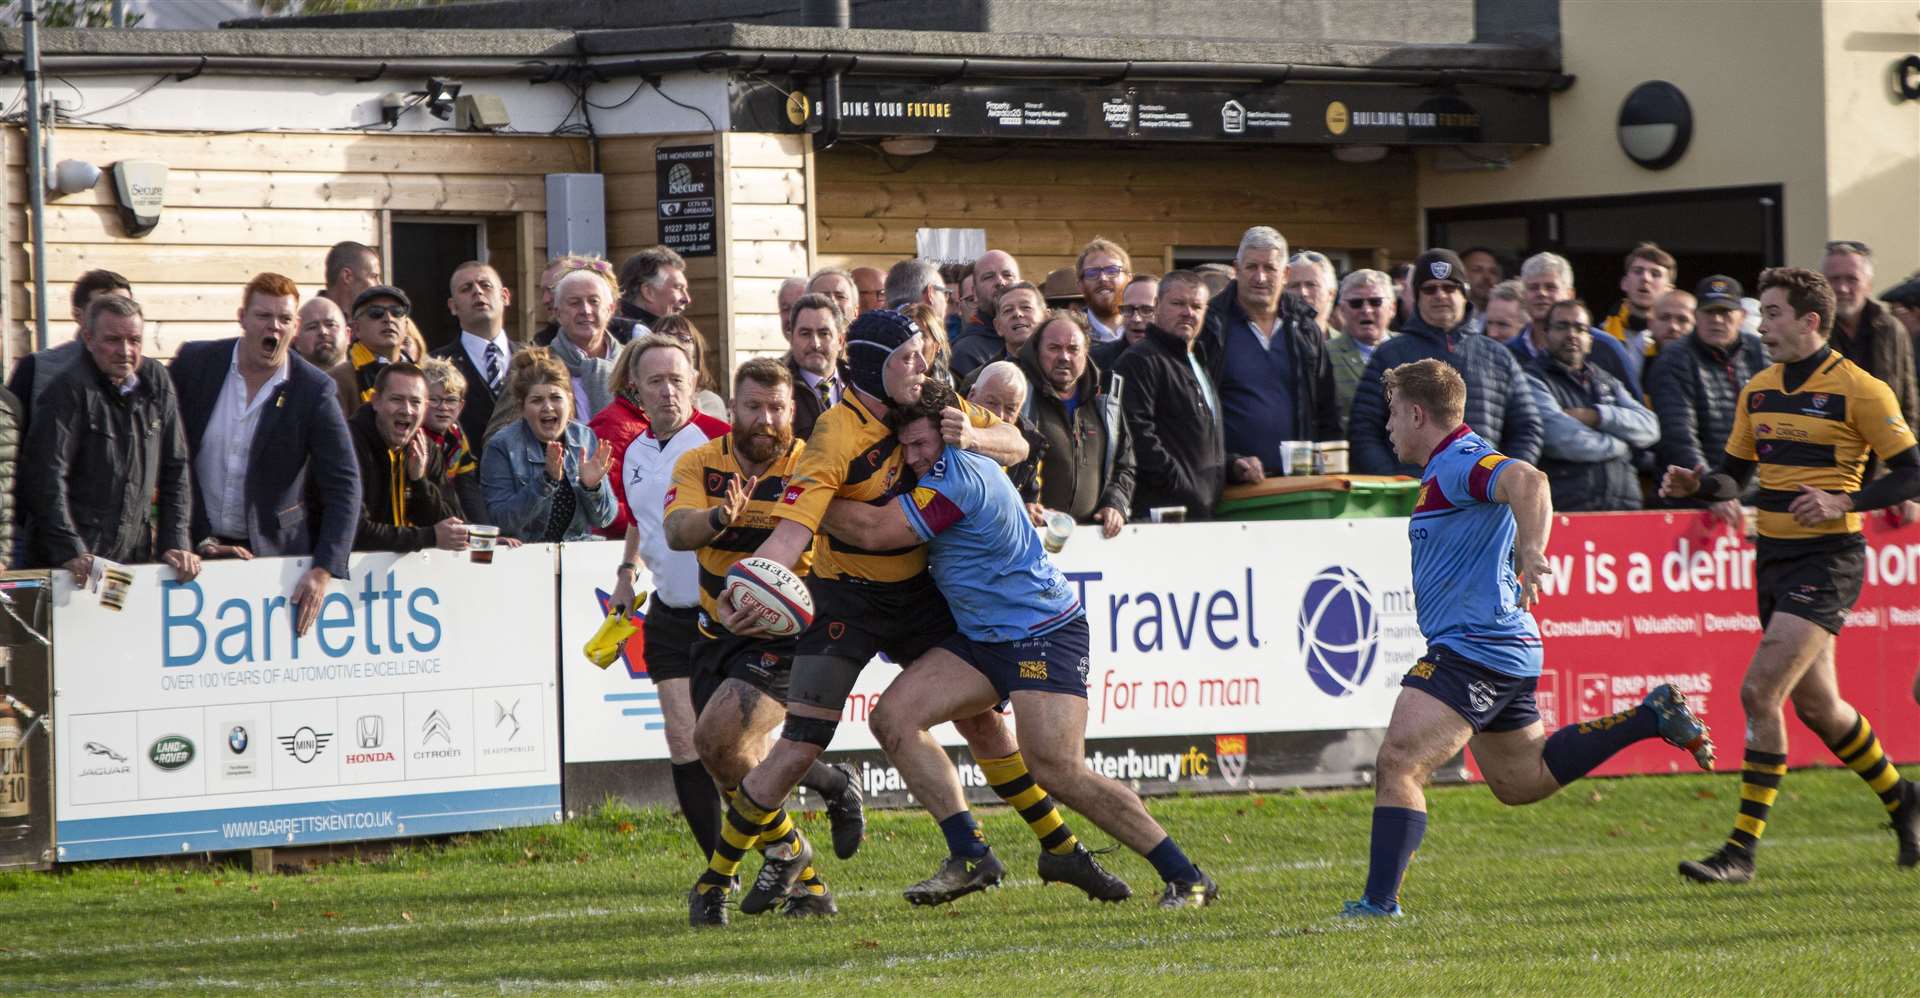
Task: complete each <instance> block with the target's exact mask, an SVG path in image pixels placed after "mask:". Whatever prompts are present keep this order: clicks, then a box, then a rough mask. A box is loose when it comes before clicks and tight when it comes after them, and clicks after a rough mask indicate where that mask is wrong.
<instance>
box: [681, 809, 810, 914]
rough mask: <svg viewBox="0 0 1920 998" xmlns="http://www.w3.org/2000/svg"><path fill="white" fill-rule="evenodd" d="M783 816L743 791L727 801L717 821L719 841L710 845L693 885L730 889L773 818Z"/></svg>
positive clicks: (709, 888) (789, 823)
mask: <svg viewBox="0 0 1920 998" xmlns="http://www.w3.org/2000/svg"><path fill="white" fill-rule="evenodd" d="M785 816H786V810H785V809H784V808H774V809H772V810H768V809H766V808H763V807H761V806H760V805H758V804H756V803H754V802H753V798H751V797H748V796H747V795H746V793H745V792H736V793H734V794H733V795H732V799H731V800H729V801H728V802H727V814H726V818H725V820H723V821H721V822H720V839H719V841H717V842H715V843H714V844H713V856H712V857H711V858H709V859H708V861H707V869H706V872H704V873H702V874H700V881H699V883H698V884H696V885H695V886H697V887H698V888H699V889H700V890H703V891H715V890H719V891H723V890H727V889H728V888H729V887H731V886H732V885H733V878H734V877H735V876H737V875H738V874H739V873H740V860H741V859H742V858H744V857H745V856H746V854H747V850H748V849H751V848H753V847H754V845H756V844H757V843H758V842H759V841H760V836H761V833H763V832H764V831H765V830H766V828H767V826H768V825H769V824H770V823H773V822H774V819H775V818H776V817H782V818H784V817H785ZM787 824H788V826H789V827H791V825H792V824H793V823H792V821H791V820H789V821H788V822H787Z"/></svg>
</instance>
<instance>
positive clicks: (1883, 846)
mask: <svg viewBox="0 0 1920 998" xmlns="http://www.w3.org/2000/svg"><path fill="white" fill-rule="evenodd" d="M1738 795H1739V790H1738V785H1737V783H1736V782H1735V778H1734V777H1732V776H1712V777H1648V778H1635V779H1618V780H1594V781H1587V782H1583V783H1579V784H1576V785H1575V786H1574V787H1573V788H1572V789H1571V790H1570V791H1569V792H1565V793H1563V794H1561V795H1560V796H1559V797H1556V798H1554V799H1552V800H1549V801H1546V802H1544V803H1542V804H1537V805H1533V806H1530V807H1525V808H1505V807H1502V806H1500V805H1499V804H1497V803H1495V801H1494V800H1493V798H1492V796H1491V795H1490V794H1489V793H1488V791H1487V790H1486V789H1485V788H1484V787H1449V788H1442V789H1438V790H1435V791H1433V792H1432V798H1431V799H1432V805H1431V806H1432V811H1433V824H1432V827H1431V830H1430V831H1429V834H1428V836H1427V839H1426V844H1425V847H1424V848H1423V849H1422V851H1421V853H1420V856H1419V857H1418V858H1417V859H1416V860H1415V863H1414V866H1413V870H1412V872H1411V874H1410V875H1409V878H1408V883H1407V887H1406V890H1405V892H1404V894H1403V898H1402V900H1403V901H1404V903H1405V904H1406V906H1407V908H1408V910H1409V911H1410V912H1411V913H1412V914H1411V915H1410V916H1409V917H1408V918H1406V919H1404V920H1401V921H1399V922H1395V923H1390V924H1389V923H1378V922H1369V923H1360V924H1356V923H1351V922H1344V921H1342V920H1339V919H1336V918H1334V917H1332V913H1333V912H1334V911H1336V910H1338V908H1339V905H1340V902H1341V901H1342V900H1344V899H1347V898H1352V897H1357V896H1358V895H1359V890H1360V886H1361V881H1362V879H1363V878H1364V876H1365V872H1366V853H1367V834H1368V822H1369V813H1370V810H1371V808H1372V803H1373V800H1372V794H1371V793H1368V792H1340V793H1313V794H1296V793H1286V794H1267V795H1247V796H1230V797H1192V798H1177V799H1166V800H1156V801H1153V802H1151V804H1150V806H1151V808H1152V809H1153V811H1154V812H1155V814H1157V815H1158V816H1159V817H1160V819H1161V820H1162V821H1163V822H1164V823H1165V824H1166V825H1167V826H1168V827H1169V828H1170V829H1171V830H1172V832H1173V833H1174V835H1175V836H1176V837H1178V838H1179V839H1180V840H1181V842H1182V843H1183V844H1184V845H1185V847H1186V849H1187V851H1188V852H1189V853H1190V854H1191V855H1192V856H1193V857H1194V858H1195V859H1196V860H1197V861H1198V862H1199V863H1200V864H1201V866H1203V867H1204V868H1205V869H1207V870H1208V871H1209V872H1210V873H1212V874H1213V876H1214V877H1215V879H1216V880H1218V881H1219V882H1220V885H1221V888H1222V891H1223V898H1222V902H1221V904H1220V905H1219V906H1218V907H1216V908H1210V909H1207V910H1203V911H1182V912H1162V911H1159V910H1157V909H1156V908H1155V907H1154V905H1153V902H1154V900H1155V899H1156V897H1157V895H1158V890H1159V883H1158V880H1157V878H1156V877H1155V876H1154V875H1153V871H1152V868H1151V867H1149V866H1148V865H1147V864H1146V862H1145V861H1144V860H1141V859H1139V858H1138V857H1135V856H1133V855H1132V854H1130V853H1119V852H1116V853H1113V854H1110V855H1109V856H1107V857H1106V861H1107V862H1108V865H1109V866H1110V868H1112V869H1113V870H1115V871H1116V872H1117V873H1119V874H1120V875H1121V876H1123V877H1125V878H1126V879H1127V880H1128V881H1130V882H1131V883H1132V884H1133V887H1134V890H1135V891H1136V895H1135V898H1134V899H1133V900H1132V901H1129V902H1127V903H1126V904H1123V905H1117V906H1099V905H1096V904H1094V903H1092V902H1089V901H1086V900H1085V899H1084V898H1082V897H1081V896H1080V895H1079V894H1078V892H1075V891H1071V890H1070V889H1068V888H1062V887H1053V888H1043V887H1041V886H1040V884H1039V882H1038V879H1037V878H1036V877H1035V876H1034V874H1033V872H1032V871H1033V859H1034V853H1035V849H1036V846H1035V844H1034V842H1033V839H1032V836H1031V834H1030V833H1028V831H1027V830H1026V827H1025V826H1024V825H1023V824H1021V823H1020V821H1019V820H1018V818H1017V817H1016V816H1014V815H1012V814H1011V813H1010V812H1008V811H1007V810H1006V809H1004V808H994V809H990V810H987V811H985V812H983V817H984V819H985V825H986V827H987V831H988V835H989V836H990V838H991V840H992V841H993V843H994V845H995V846H996V848H997V849H998V851H999V852H1000V854H1001V856H1002V857H1003V858H1004V859H1005V860H1006V861H1007V864H1008V866H1009V867H1010V868H1011V870H1012V871H1013V873H1014V876H1013V877H1011V878H1010V879H1009V881H1008V883H1007V884H1006V885H1005V886H1003V887H1002V888H1000V889H999V890H996V891H992V892H989V893H987V894H984V895H975V896H973V897H969V898H965V899H963V900H961V901H959V902H957V903H955V904H952V905H948V906H946V907H943V908H936V909H918V908H913V907H910V906H908V905H907V904H906V903H905V902H904V901H902V900H901V899H900V895H899V891H900V888H901V887H903V886H905V885H906V884H907V883H909V882H911V881H913V880H917V879H919V878H921V877H923V876H925V875H927V874H929V873H931V872H932V871H933V869H934V867H935V865H936V864H937V863H938V861H939V858H940V856H941V853H942V852H943V850H942V848H941V843H940V838H939V835H938V832H937V830H936V829H935V828H934V827H933V825H932V823H931V822H930V821H929V820H928V819H927V818H926V816H925V815H923V814H920V813H918V812H891V813H876V814H874V815H873V816H872V823H871V824H870V826H869V831H868V841H867V843H866V845H865V846H864V847H863V848H862V849H861V852H860V855H859V856H857V857H855V858H854V859H853V860H851V861H849V862H845V863H841V862H832V861H829V863H828V864H826V865H824V866H823V870H824V871H825V875H826V876H827V878H828V880H829V882H830V883H831V884H832V886H833V888H834V891H835V893H836V895H837V896H838V898H839V902H840V907H841V912H842V913H841V915H840V916H839V917H838V918H836V919H832V920H828V921H819V922H806V923H795V922H791V921H788V920H785V919H782V918H781V917H780V916H778V915H775V914H770V915H762V916H758V917H746V916H741V915H738V914H737V913H736V914H735V919H734V925H733V926H732V927H731V928H729V929H725V930H711V929H709V930H701V931H695V930H692V929H689V928H688V927H687V925H686V901H685V895H686V890H687V887H688V885H689V884H691V883H692V881H693V878H694V876H695V875H696V874H697V872H698V870H699V868H700V865H701V864H700V861H699V859H698V857H696V856H695V855H694V850H693V849H692V848H691V847H690V846H689V845H688V839H687V836H686V834H685V831H684V827H683V826H682V825H681V823H680V821H679V819H678V818H677V817H676V816H675V815H673V814H672V813H670V812H666V811H642V812H633V811H625V810H620V809H611V808H610V809H607V810H606V811H604V812H601V813H598V814H596V815H594V816H593V817H591V818H588V819H583V820H581V821H578V822H574V823H572V824H569V825H566V826H562V827H555V828H541V829H521V830H515V831H509V832H501V833H495V834H488V835H480V836H472V837H467V838H464V839H461V840H458V841H455V842H453V843H451V844H448V845H444V846H437V847H408V848H403V849H401V850H399V851H397V852H395V853H394V854H392V855H391V856H388V857H385V858H381V859H379V860H376V861H367V862H361V863H342V864H338V865H336V866H332V867H329V868H326V869H325V870H323V871H322V872H319V873H314V874H309V875H305V876H254V875H252V874H249V873H246V872H244V871H241V870H237V869H233V868H217V869H154V868H136V867H133V866H125V865H123V866H118V867H105V866H94V867H84V868H80V869H75V870H72V871H70V872H68V873H65V874H63V875H60V876H48V875H43V874H18V875H8V876H3V877H0V911H4V913H5V915H6V919H7V925H6V928H5V930H4V933H0V940H3V942H0V991H5V992H9V993H19V992H21V991H30V990H48V989H50V990H69V989H83V990H89V991H106V992H155V991H158V992H164V993H168V994H193V993H215V994H218V993H231V992H254V991H260V992H270V993H275V994H288V993H293V994H301V993H326V994H329V995H341V994H361V993H401V992H404V993H420V992H433V993H458V994H499V993H533V994H544V993H554V992H571V991H604V992H614V993H658V992H662V991H686V992H694V991H698V992H704V993H707V994H718V993H723V992H729V993H730V992H734V991H736V990H739V989H749V988H750V989H753V993H764V992H766V990H767V989H769V988H789V987H799V988H804V989H807V990H808V991H809V992H813V993H843V992H881V991H887V992H893V993H895V994H896V995H897V994H907V993H915V992H934V993H969V994H1011V993H1022V994H1035V993H1040V994H1066V993H1073V994H1108V995H1111V994H1168V993H1174V992H1186V993H1206V994H1212V993H1220V994H1236V995H1244V994H1270V993H1288V994H1297V993H1334V992H1337V993H1362V992H1366V993H1380V992H1386V993H1417V994H1431V993H1437V992H1445V993H1485V992H1510V993H1540V992H1558V993H1578V994H1592V993H1599V992H1606V993H1623V992H1635V993H1657V994H1676V993H1688V994H1698V993H1720V994H1739V995H1750V994H1765V993H1790V994H1839V993H1868V994H1900V993H1911V992H1913V991H1914V990H1915V989H1917V988H1920V962H1917V960H1916V958H1920V923H1917V922H1916V920H1915V911H1916V909H1917V908H1920V870H1900V869H1897V868H1895V866H1894V865H1893V854H1894V842H1893V837H1892V835H1891V834H1890V833H1889V832H1887V831H1886V830H1885V829H1884V827H1883V826H1884V822H1885V815H1884V813H1883V812H1881V811H1880V808H1879V805H1878V802H1877V801H1876V800H1875V799H1874V798H1873V796H1872V795H1871V794H1870V793H1869V792H1868V791H1867V790H1866V788H1865V787H1864V786H1863V785H1862V784H1861V782H1860V780H1859V779H1858V778H1857V777H1855V776H1854V775H1853V774H1851V773H1848V772H1846V771H1844V770H1843V771H1837V772H1836V771H1818V772H1796V773H1793V774H1791V775H1790V776H1789V777H1788V778H1787V780H1786V782H1785V784H1784V785H1783V787H1782V793H1781V800H1780V804H1779V805H1778V806H1777V807H1776V808H1775V810H1774V815H1773V816H1774V821H1773V822H1771V823H1770V824H1769V826H1768V828H1767V836H1766V840H1765V846H1764V847H1763V851H1762V853H1761V856H1760V860H1761V864H1760V879H1759V880H1758V881H1757V882H1756V883H1754V884H1752V885H1748V886H1745V887H1718V888H1710V887H1703V886H1699V885H1695V884H1690V883H1685V882H1682V881H1681V880H1680V878H1679V877H1678V876H1677V875H1676V874H1675V873H1674V864H1675V863H1676V862H1677V861H1679V860H1681V859H1687V858H1697V857H1700V856H1703V855H1705V854H1706V853H1708V852H1709V851H1711V850H1712V849H1714V848H1716V847H1717V845H1718V844H1719V842H1720V841H1721V840H1722V838H1723V837H1724V835H1725V833H1726V830H1727V828H1728V826H1729V824H1730V822H1731V821H1732V820H1733V814H1734V810H1735V807H1736V805H1737V801H1738ZM1073 820H1074V826H1075V828H1076V829H1077V830H1079V831H1080V833H1081V834H1082V836H1083V837H1085V838H1086V839H1088V840H1089V841H1090V842H1091V844H1093V845H1096V846H1097V845H1102V844H1104V837H1103V836H1101V835H1100V834H1099V833H1098V832H1097V831H1096V830H1094V829H1093V828H1092V826H1091V824H1090V823H1089V822H1087V821H1086V820H1085V819H1084V818H1078V817H1077V816H1076V817H1074V819H1073ZM803 827H805V828H806V829H807V831H808V833H809V834H810V835H811V836H812V837H813V838H814V839H815V841H816V842H818V843H820V844H821V846H822V849H823V850H824V849H825V843H826V841H827V834H826V820H825V817H824V815H809V816H807V817H806V818H805V820H804V821H803ZM756 863H757V860H756V859H753V858H749V860H748V866H747V867H746V872H747V873H748V874H749V875H751V871H752V870H753V869H755V865H754V864H756ZM827 989H831V990H827Z"/></svg>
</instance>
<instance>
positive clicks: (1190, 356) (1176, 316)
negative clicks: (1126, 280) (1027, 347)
mask: <svg viewBox="0 0 1920 998" xmlns="http://www.w3.org/2000/svg"><path fill="white" fill-rule="evenodd" d="M1206 315H1207V286H1206V284H1205V282H1203V281H1202V280H1201V279H1200V275H1198V274H1196V273H1194V272H1193V271H1191V270H1176V271H1173V272H1172V273H1170V274H1167V275H1166V276H1165V277H1162V278H1160V300H1159V302H1158V303H1157V305H1156V307H1155V309H1154V315H1153V324H1152V325H1150V326H1148V327H1147V335H1146V336H1145V337H1144V338H1142V339H1141V340H1140V342H1138V343H1135V344H1134V345H1133V346H1131V347H1128V348H1127V352H1126V353H1124V354H1121V355H1120V360H1119V361H1118V362H1117V363H1115V364H1114V373H1115V374H1116V375H1118V376H1120V377H1121V378H1123V379H1125V384H1126V392H1125V393H1124V394H1123V395H1122V396H1121V398H1120V411H1121V412H1122V413H1124V414H1125V415H1126V420H1127V433H1128V435H1129V436H1131V437H1132V438H1133V460H1134V484H1133V516H1132V519H1135V520H1143V519H1147V518H1148V516H1149V512H1150V511H1151V510H1153V509H1155V508H1158V507H1163V506H1183V507H1185V508H1186V515H1187V517H1188V518H1189V519H1204V518H1206V517H1209V516H1212V515H1213V507H1214V504H1215V503H1218V502H1219V501H1220V492H1221V489H1223V488H1224V487H1225V486H1226V478H1227V452H1226V444H1225V437H1224V435H1223V432H1222V429H1221V425H1220V396H1219V395H1218V393H1217V392H1216V391H1215V390H1214V385H1213V378H1212V376H1211V375H1209V374H1208V373H1207V369H1206V367H1205V366H1204V365H1202V364H1201V363H1200V358H1199V357H1198V356H1196V355H1195V354H1194V341H1196V340H1198V339H1199V338H1200V336H1201V332H1200V327H1201V324H1202V323H1204V322H1205V321H1206Z"/></svg>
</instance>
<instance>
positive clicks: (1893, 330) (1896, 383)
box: [1820, 239, 1920, 469]
mask: <svg viewBox="0 0 1920 998" xmlns="http://www.w3.org/2000/svg"><path fill="white" fill-rule="evenodd" d="M1820 270H1821V273H1822V274H1823V275H1824V276H1825V277H1826V279H1827V283H1828V284H1830V285H1832V286H1833V298H1834V316H1833V348H1834V349H1835V350H1838V351H1839V352H1840V355H1841V356H1843V357H1845V358H1847V359H1848V360H1850V361H1853V362H1854V363H1855V364H1858V365H1860V366H1861V367H1863V368H1865V369H1866V371H1867V373H1868V374H1871V375H1873V376H1874V377H1876V378H1879V379H1880V380H1881V381H1884V382H1886V383H1887V387H1888V388H1891V389H1893V397H1894V399H1895V400H1897V401H1898V402H1899V403H1900V414H1901V415H1902V416H1904V417H1906V420H1907V425H1908V426H1913V425H1916V424H1920V386H1916V385H1915V384H1914V360H1913V356H1914V355H1913V339H1912V337H1909V336H1907V335H1906V330H1904V329H1902V328H1900V324H1899V323H1898V322H1895V321H1894V320H1893V316H1891V315H1889V314H1887V310H1886V309H1884V308H1881V307H1880V303H1879V302H1876V301H1874V300H1873V297H1872V296H1871V295H1870V294H1869V291H1870V290H1871V288H1872V287H1873V251H1872V250H1871V249H1868V248H1867V245H1866V244H1865V243H1861V242H1855V241H1853V240H1850V239H1841V240H1835V241H1834V242H1830V243H1828V244H1827V255H1826V257H1825V259H1823V260H1822V261H1821V264H1820ZM1878 464H1879V462H1877V461H1870V462H1868V468H1869V469H1873V468H1875V467H1877V466H1878Z"/></svg>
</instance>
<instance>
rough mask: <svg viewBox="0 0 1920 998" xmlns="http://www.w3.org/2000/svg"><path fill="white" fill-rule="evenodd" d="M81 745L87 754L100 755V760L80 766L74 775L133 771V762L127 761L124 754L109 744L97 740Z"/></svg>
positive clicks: (108, 774)
mask: <svg viewBox="0 0 1920 998" xmlns="http://www.w3.org/2000/svg"><path fill="white" fill-rule="evenodd" d="M81 747H82V748H84V749H86V751H87V754H88V755H91V756H98V757H100V760H101V761H99V762H95V763H93V764H91V765H88V766H84V767H82V768H81V770H80V771H79V772H77V773H75V774H74V775H75V776H82V777H85V776H119V775H121V774H123V773H131V772H133V764H132V763H130V762H128V761H127V757H126V756H124V755H122V754H120V752H119V751H118V750H117V749H115V748H113V747H112V746H110V745H103V744H101V743H99V742H88V743H86V744H85V745H83V746H81Z"/></svg>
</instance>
